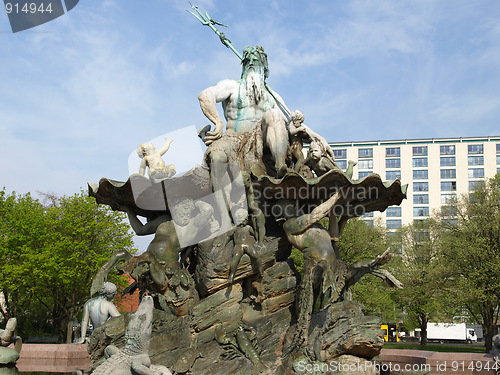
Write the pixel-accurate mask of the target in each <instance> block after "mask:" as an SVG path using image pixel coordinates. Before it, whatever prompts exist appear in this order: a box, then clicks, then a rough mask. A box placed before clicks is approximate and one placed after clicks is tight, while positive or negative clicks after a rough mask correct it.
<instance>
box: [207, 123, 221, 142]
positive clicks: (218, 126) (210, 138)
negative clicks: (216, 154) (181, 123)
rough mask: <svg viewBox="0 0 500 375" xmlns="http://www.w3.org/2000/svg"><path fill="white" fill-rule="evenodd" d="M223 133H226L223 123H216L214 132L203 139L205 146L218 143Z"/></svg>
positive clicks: (208, 133)
mask: <svg viewBox="0 0 500 375" xmlns="http://www.w3.org/2000/svg"><path fill="white" fill-rule="evenodd" d="M223 131H224V124H222V122H218V123H216V124H215V129H214V131H212V132H207V135H206V136H205V138H204V139H203V142H205V144H206V145H207V146H209V145H210V144H211V143H212V142H213V141H216V140H217V139H219V138H221V137H222V133H223Z"/></svg>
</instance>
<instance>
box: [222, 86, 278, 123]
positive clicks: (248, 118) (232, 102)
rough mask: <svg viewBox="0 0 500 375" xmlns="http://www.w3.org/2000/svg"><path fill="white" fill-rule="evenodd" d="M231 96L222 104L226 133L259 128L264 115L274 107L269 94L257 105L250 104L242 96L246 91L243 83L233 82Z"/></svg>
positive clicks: (265, 94)
mask: <svg viewBox="0 0 500 375" xmlns="http://www.w3.org/2000/svg"><path fill="white" fill-rule="evenodd" d="M231 86H232V90H231V95H230V96H229V97H228V98H227V99H226V100H224V101H223V102H222V108H223V110H224V116H225V118H226V121H227V124H226V131H228V132H237V133H241V132H246V131H248V130H251V129H253V128H255V127H256V126H257V124H258V123H259V121H260V119H261V118H262V116H264V113H266V111H268V110H269V109H271V108H273V107H274V99H273V98H272V97H271V95H270V94H269V93H267V92H265V93H264V98H263V99H261V100H260V101H258V102H257V103H255V102H253V103H249V101H248V99H247V98H244V97H243V96H242V95H240V91H241V90H244V87H242V85H241V82H238V81H232V84H231Z"/></svg>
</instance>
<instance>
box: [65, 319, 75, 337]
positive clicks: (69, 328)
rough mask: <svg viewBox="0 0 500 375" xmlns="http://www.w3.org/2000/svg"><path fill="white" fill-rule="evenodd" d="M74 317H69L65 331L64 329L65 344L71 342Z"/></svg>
mask: <svg viewBox="0 0 500 375" xmlns="http://www.w3.org/2000/svg"><path fill="white" fill-rule="evenodd" d="M74 320H75V318H74V317H69V319H68V325H67V331H66V344H71V343H72V342H73V321H74Z"/></svg>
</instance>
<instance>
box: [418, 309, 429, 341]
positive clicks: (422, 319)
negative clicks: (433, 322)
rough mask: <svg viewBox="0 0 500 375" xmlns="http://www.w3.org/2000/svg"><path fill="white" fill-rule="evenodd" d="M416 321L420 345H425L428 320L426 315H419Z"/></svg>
mask: <svg viewBox="0 0 500 375" xmlns="http://www.w3.org/2000/svg"><path fill="white" fill-rule="evenodd" d="M418 320H420V330H421V331H420V334H421V337H420V345H422V346H423V345H427V322H428V318H427V315H425V314H421V315H419V317H418Z"/></svg>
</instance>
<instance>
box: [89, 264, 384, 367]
mask: <svg viewBox="0 0 500 375" xmlns="http://www.w3.org/2000/svg"><path fill="white" fill-rule="evenodd" d="M269 263H272V262H271V261H269V262H268V263H267V269H266V270H265V277H263V278H260V277H257V276H254V277H253V278H252V277H250V278H248V277H247V278H245V279H239V281H238V282H236V283H235V284H233V285H230V286H226V287H225V288H223V289H220V290H218V291H215V292H213V293H212V294H210V295H208V296H207V297H205V298H203V299H201V300H200V302H199V303H198V304H197V305H196V306H195V307H194V308H193V311H192V313H191V314H190V315H188V316H183V317H177V316H174V315H172V314H171V313H169V312H165V311H162V310H155V311H154V321H153V333H152V339H151V343H150V349H149V355H150V358H151V362H152V363H153V364H157V365H164V366H166V367H168V368H169V369H170V370H171V371H172V373H174V374H175V373H181V372H177V371H176V369H177V367H178V363H186V361H187V362H188V365H189V366H190V367H191V368H190V373H192V374H207V373H217V374H231V375H233V374H241V375H245V374H248V375H252V374H259V373H262V374H274V373H276V374H283V375H284V374H300V373H301V372H300V369H299V368H298V367H297V366H298V365H297V363H298V361H300V360H301V359H306V360H307V361H309V362H307V363H330V362H331V361H333V360H337V361H340V362H339V363H341V364H343V365H342V366H340V367H338V366H337V367H338V369H340V370H341V371H344V370H345V369H349V368H351V367H352V366H351V364H353V363H361V362H363V363H364V361H365V360H369V359H371V358H373V357H375V356H377V355H378V354H379V353H380V350H381V348H382V345H383V337H382V330H380V320H379V319H378V318H374V317H366V316H364V315H363V313H362V305H360V304H359V303H356V302H349V301H343V302H338V303H335V304H333V305H332V306H330V307H328V308H326V309H324V310H322V311H320V312H318V313H316V314H313V315H312V316H311V321H310V326H309V331H308V333H307V338H306V340H305V342H304V343H303V344H302V345H301V347H300V348H297V350H295V351H294V352H293V354H291V355H289V356H283V351H284V350H283V348H286V347H287V345H289V343H290V342H292V337H293V334H294V332H295V325H296V316H297V309H296V296H297V295H296V290H297V285H298V283H299V276H298V275H297V273H296V271H295V269H294V267H293V263H292V261H291V260H285V261H276V262H273V263H274V264H272V265H271V264H269ZM242 267H245V269H247V271H246V272H249V273H250V272H251V268H248V267H249V265H248V263H243V264H242ZM206 285H208V283H207V284H206ZM207 290H210V288H207ZM128 321H129V315H128V314H127V315H124V316H121V317H118V318H114V319H112V320H110V321H108V322H107V323H106V324H105V325H103V326H101V327H99V328H98V329H96V330H95V331H94V333H93V334H92V337H91V341H90V344H89V347H88V350H89V353H90V355H91V359H92V361H97V360H98V359H99V358H101V357H102V355H103V353H104V348H105V347H106V346H107V345H110V344H112V345H115V346H118V347H122V346H123V344H124V332H125V328H126V326H127V324H128ZM188 348H191V349H188ZM356 361H357V362H356ZM348 364H349V365H348ZM350 366H351V367H350ZM357 368H359V365H357ZM370 371H371V370H369V369H368V370H367V372H365V373H366V374H372V373H373V374H375V373H376V372H370ZM332 373H338V374H350V373H351V372H345V371H344V372H332Z"/></svg>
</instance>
